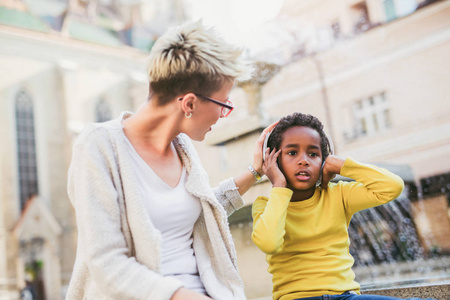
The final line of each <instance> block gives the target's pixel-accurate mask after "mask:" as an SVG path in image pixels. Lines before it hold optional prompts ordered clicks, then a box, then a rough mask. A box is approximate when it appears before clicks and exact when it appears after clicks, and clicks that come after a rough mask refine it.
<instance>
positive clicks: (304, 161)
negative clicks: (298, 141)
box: [298, 157, 309, 166]
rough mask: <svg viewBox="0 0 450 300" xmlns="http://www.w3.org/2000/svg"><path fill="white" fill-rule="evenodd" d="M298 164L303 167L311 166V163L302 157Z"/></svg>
mask: <svg viewBox="0 0 450 300" xmlns="http://www.w3.org/2000/svg"><path fill="white" fill-rule="evenodd" d="M298 164H299V165H301V166H309V161H308V160H307V159H306V158H305V157H301V158H300V159H299V161H298Z"/></svg>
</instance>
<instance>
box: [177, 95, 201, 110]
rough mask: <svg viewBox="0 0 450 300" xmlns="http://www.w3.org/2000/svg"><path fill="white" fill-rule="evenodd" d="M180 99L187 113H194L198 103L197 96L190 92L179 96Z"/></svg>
mask: <svg viewBox="0 0 450 300" xmlns="http://www.w3.org/2000/svg"><path fill="white" fill-rule="evenodd" d="M178 101H180V105H181V110H182V111H183V112H184V114H187V115H189V114H192V112H193V111H194V108H195V106H196V105H197V103H196V102H197V97H196V96H195V94H193V93H188V94H186V95H184V96H183V97H179V98H178Z"/></svg>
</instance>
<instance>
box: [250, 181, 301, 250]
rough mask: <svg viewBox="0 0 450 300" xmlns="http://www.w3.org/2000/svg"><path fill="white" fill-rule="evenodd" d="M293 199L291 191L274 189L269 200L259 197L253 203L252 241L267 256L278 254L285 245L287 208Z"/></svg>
mask: <svg viewBox="0 0 450 300" xmlns="http://www.w3.org/2000/svg"><path fill="white" fill-rule="evenodd" d="M291 197H292V191H291V190H290V189H287V188H278V187H274V188H272V190H271V191H270V197H269V199H268V200H267V198H265V197H258V198H257V199H256V200H255V202H254V203H253V206H252V216H253V232H252V240H253V242H254V243H255V244H256V246H258V248H259V249H260V250H261V251H263V252H264V253H266V254H273V253H276V252H278V251H279V250H280V249H281V246H282V245H283V243H284V235H285V234H286V231H285V222H286V215H287V208H288V206H289V202H290V201H291Z"/></svg>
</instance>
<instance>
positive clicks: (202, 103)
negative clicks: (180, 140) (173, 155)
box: [189, 81, 234, 141]
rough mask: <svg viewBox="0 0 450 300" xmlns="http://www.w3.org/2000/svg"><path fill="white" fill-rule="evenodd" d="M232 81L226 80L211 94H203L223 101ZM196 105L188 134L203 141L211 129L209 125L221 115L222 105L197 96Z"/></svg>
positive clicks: (226, 96) (196, 139)
mask: <svg viewBox="0 0 450 300" xmlns="http://www.w3.org/2000/svg"><path fill="white" fill-rule="evenodd" d="M233 84H234V82H232V81H226V82H225V83H224V84H223V85H222V87H221V88H220V89H219V90H218V91H216V92H214V93H212V94H211V95H204V96H207V97H209V98H212V99H214V100H217V101H219V102H223V103H225V101H226V100H227V99H228V95H229V94H230V92H231V89H232V88H233ZM197 98H198V100H199V101H197V107H196V109H195V110H194V111H193V113H192V121H193V122H192V124H193V125H192V127H191V130H190V133H189V136H190V137H191V138H192V139H193V140H195V141H203V140H204V139H205V135H206V134H207V133H208V132H209V131H211V129H212V128H211V126H212V125H214V124H216V122H217V121H218V120H219V118H220V117H221V110H222V106H221V105H219V104H217V103H214V102H212V101H208V100H204V99H202V98H201V97H197Z"/></svg>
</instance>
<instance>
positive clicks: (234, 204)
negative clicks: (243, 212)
mask: <svg viewBox="0 0 450 300" xmlns="http://www.w3.org/2000/svg"><path fill="white" fill-rule="evenodd" d="M214 194H215V196H216V198H217V200H219V203H220V204H221V205H222V206H223V208H224V209H225V211H226V212H227V215H228V216H230V215H231V214H232V213H234V212H235V211H236V210H238V209H240V208H241V207H242V206H244V200H243V199H242V197H241V194H239V191H238V188H237V187H236V184H235V182H234V179H233V178H228V179H226V180H224V181H222V182H220V184H219V186H218V187H216V188H214Z"/></svg>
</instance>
